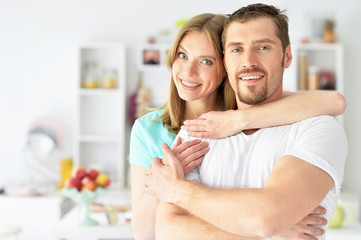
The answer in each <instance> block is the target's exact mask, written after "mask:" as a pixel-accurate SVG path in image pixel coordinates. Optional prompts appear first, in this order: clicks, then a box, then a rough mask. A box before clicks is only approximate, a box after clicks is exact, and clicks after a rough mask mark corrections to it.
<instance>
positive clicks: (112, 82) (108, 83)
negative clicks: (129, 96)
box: [101, 69, 118, 89]
mask: <svg viewBox="0 0 361 240" xmlns="http://www.w3.org/2000/svg"><path fill="white" fill-rule="evenodd" d="M117 75H118V73H117V70H115V69H104V70H103V73H102V81H101V87H102V88H106V89H114V88H117Z"/></svg>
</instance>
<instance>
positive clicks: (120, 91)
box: [74, 43, 126, 188]
mask: <svg viewBox="0 0 361 240" xmlns="http://www.w3.org/2000/svg"><path fill="white" fill-rule="evenodd" d="M78 54H79V55H78V63H79V65H78V70H79V71H78V75H77V83H76V88H77V99H76V102H77V104H76V106H77V111H76V113H77V116H76V123H75V134H74V140H75V143H74V165H82V166H84V167H86V168H89V167H96V168H98V169H99V170H100V171H102V172H105V173H107V174H108V175H109V176H110V178H111V181H112V183H111V187H112V188H122V187H124V175H125V174H124V173H125V170H124V165H125V161H126V160H125V152H124V151H125V149H124V146H125V114H126V108H125V100H126V91H125V86H126V82H125V46H124V45H123V44H122V43H87V44H82V45H81V46H80V47H79V50H78Z"/></svg>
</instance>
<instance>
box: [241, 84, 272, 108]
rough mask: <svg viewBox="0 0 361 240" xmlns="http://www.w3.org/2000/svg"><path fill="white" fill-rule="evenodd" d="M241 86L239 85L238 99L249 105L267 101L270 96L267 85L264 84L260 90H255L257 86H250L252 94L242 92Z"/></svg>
mask: <svg viewBox="0 0 361 240" xmlns="http://www.w3.org/2000/svg"><path fill="white" fill-rule="evenodd" d="M240 88H241V87H240V86H237V93H236V94H237V97H238V100H239V101H241V102H243V103H245V104H248V105H258V104H260V103H262V102H263V101H265V100H266V99H267V96H268V91H267V85H264V86H263V87H262V89H261V90H260V91H257V92H256V91H255V87H253V86H250V87H248V88H249V92H251V93H250V94H242V92H241V89H240Z"/></svg>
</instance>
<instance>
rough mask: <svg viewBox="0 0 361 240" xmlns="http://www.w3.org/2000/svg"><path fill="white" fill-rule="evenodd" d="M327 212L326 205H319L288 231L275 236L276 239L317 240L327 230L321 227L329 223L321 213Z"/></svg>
mask: <svg viewBox="0 0 361 240" xmlns="http://www.w3.org/2000/svg"><path fill="white" fill-rule="evenodd" d="M324 214H326V209H325V208H324V207H321V206H318V207H317V208H315V209H314V210H313V211H312V212H311V213H310V214H309V215H308V216H306V217H305V218H303V219H302V220H301V221H300V222H298V223H297V224H296V225H294V226H293V227H291V228H290V229H289V230H288V231H287V232H285V233H283V234H280V235H277V236H274V237H273V239H275V240H289V239H299V240H314V239H315V240H317V236H322V235H323V234H324V233H325V230H323V229H322V228H321V226H324V225H326V224H327V220H326V219H325V218H323V217H321V216H319V215H324Z"/></svg>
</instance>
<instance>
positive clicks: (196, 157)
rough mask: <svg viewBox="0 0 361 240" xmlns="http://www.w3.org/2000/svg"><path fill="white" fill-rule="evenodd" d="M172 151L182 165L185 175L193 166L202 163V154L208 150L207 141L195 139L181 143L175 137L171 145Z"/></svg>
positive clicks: (180, 140) (178, 138)
mask: <svg viewBox="0 0 361 240" xmlns="http://www.w3.org/2000/svg"><path fill="white" fill-rule="evenodd" d="M172 150H173V153H174V155H175V157H176V158H177V159H178V160H179V162H180V163H181V165H182V168H183V173H184V175H187V174H188V173H189V172H190V171H191V170H192V169H193V168H195V167H196V166H198V165H199V164H200V163H202V161H203V159H204V156H205V154H206V153H207V152H209V147H208V142H202V140H200V139H195V140H191V141H187V142H184V143H182V139H181V138H180V137H177V138H176V140H175V142H174V144H173V146H172Z"/></svg>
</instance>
